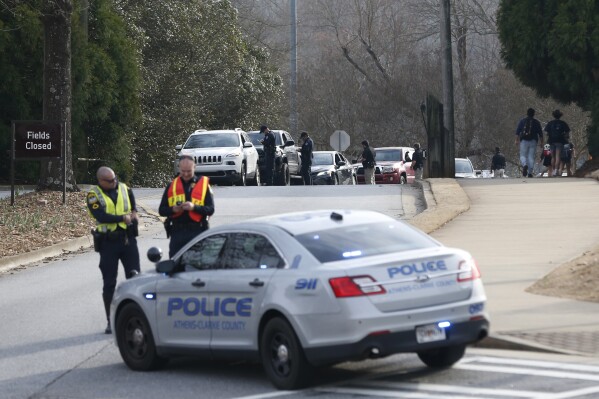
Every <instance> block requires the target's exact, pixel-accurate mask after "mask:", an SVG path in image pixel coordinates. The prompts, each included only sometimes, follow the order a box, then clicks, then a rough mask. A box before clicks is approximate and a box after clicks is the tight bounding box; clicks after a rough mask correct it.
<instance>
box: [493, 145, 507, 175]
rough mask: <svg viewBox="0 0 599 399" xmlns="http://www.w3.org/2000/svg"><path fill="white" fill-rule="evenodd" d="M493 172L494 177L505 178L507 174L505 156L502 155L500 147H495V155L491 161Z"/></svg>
mask: <svg viewBox="0 0 599 399" xmlns="http://www.w3.org/2000/svg"><path fill="white" fill-rule="evenodd" d="M491 171H492V172H493V177H503V175H504V173H505V156H504V155H503V154H502V153H501V150H500V149H499V147H495V155H493V158H492V159H491Z"/></svg>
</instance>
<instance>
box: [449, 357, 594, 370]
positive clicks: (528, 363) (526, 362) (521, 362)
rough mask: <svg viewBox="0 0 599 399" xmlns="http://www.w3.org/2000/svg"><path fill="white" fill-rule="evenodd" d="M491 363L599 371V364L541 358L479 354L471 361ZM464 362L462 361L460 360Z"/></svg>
mask: <svg viewBox="0 0 599 399" xmlns="http://www.w3.org/2000/svg"><path fill="white" fill-rule="evenodd" d="M476 362H480V363H491V364H504V365H505V364H509V365H517V366H530V367H539V368H551V369H558V370H571V371H586V372H590V373H599V366H589V365H582V364H572V363H555V362H545V361H539V360H525V359H512V358H503V357H488V356H477V357H475V358H472V361H470V362H469V363H476ZM460 363H462V362H460Z"/></svg>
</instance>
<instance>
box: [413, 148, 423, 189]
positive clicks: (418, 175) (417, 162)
mask: <svg viewBox="0 0 599 399" xmlns="http://www.w3.org/2000/svg"><path fill="white" fill-rule="evenodd" d="M412 169H414V178H415V180H422V175H423V172H424V153H423V152H422V148H420V143H414V154H412Z"/></svg>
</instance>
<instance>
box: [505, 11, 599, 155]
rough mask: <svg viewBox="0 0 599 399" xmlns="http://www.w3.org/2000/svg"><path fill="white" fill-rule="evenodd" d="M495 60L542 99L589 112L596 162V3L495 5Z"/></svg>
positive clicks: (598, 47) (591, 148)
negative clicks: (498, 50)
mask: <svg viewBox="0 0 599 399" xmlns="http://www.w3.org/2000/svg"><path fill="white" fill-rule="evenodd" d="M497 23H498V28H499V38H500V40H501V44H502V49H501V56H502V58H503V59H504V60H505V63H506V66H507V67H508V68H509V69H511V70H513V71H514V74H515V75H516V76H517V77H518V79H519V80H520V81H521V82H522V83H524V84H525V85H526V86H529V87H531V88H532V89H534V90H535V92H536V93H537V94H538V95H540V96H542V97H553V98H554V99H556V100H558V101H560V102H563V103H570V102H575V103H576V104H578V105H579V106H580V107H582V108H583V109H584V110H587V111H591V125H590V126H589V128H588V150H589V154H590V155H591V156H593V157H597V156H599V3H598V2H597V1H596V0H545V1H538V0H501V2H500V5H499V11H498V20H497Z"/></svg>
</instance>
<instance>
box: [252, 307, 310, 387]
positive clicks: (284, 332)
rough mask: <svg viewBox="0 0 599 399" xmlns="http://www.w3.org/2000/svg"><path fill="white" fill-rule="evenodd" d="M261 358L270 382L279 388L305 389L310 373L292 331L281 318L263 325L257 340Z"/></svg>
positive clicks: (308, 365)
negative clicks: (258, 340) (260, 335)
mask: <svg viewBox="0 0 599 399" xmlns="http://www.w3.org/2000/svg"><path fill="white" fill-rule="evenodd" d="M260 358H261V360H262V365H263V367H264V371H265V372H266V375H267V376H268V378H269V380H270V381H271V382H272V384H273V385H274V386H275V387H277V388H279V389H298V388H302V387H304V386H305V384H306V383H307V381H308V378H309V376H310V373H311V371H312V367H311V366H310V364H309V363H308V361H307V360H306V357H305V356H304V351H303V349H302V347H301V344H300V342H299V340H298V338H297V336H296V335H295V332H294V331H293V329H292V328H291V326H290V325H289V323H287V322H286V321H285V320H283V319H281V318H274V319H272V320H270V321H269V322H268V324H266V327H265V328H264V332H263V333H262V337H261V338H260Z"/></svg>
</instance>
